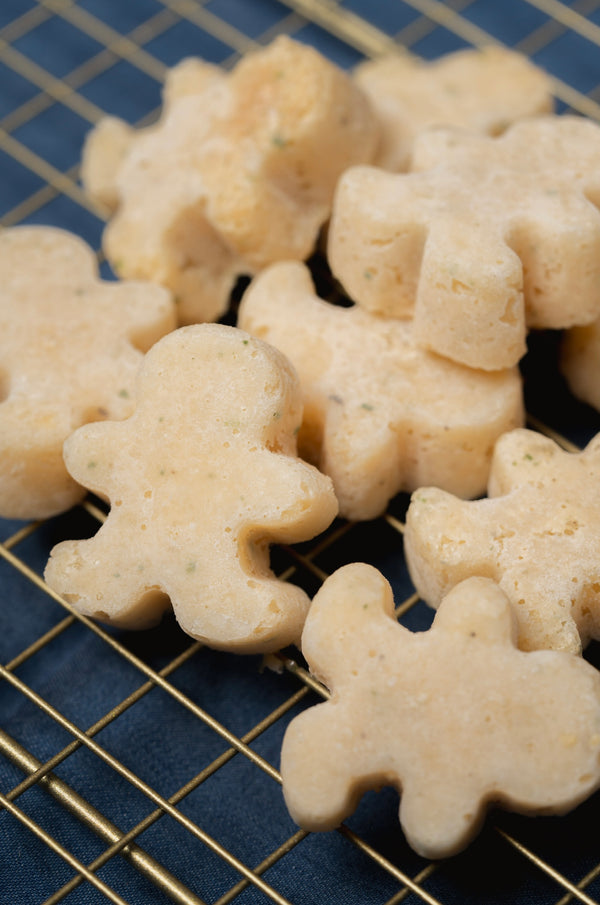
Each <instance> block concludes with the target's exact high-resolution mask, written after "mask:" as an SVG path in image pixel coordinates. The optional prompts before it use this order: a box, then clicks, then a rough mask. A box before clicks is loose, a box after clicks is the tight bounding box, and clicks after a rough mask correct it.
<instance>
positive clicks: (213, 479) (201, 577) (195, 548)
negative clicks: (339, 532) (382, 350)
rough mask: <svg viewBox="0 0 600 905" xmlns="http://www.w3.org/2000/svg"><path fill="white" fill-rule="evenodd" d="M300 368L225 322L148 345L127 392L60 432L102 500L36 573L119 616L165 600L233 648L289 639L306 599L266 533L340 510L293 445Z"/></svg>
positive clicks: (312, 523)
mask: <svg viewBox="0 0 600 905" xmlns="http://www.w3.org/2000/svg"><path fill="white" fill-rule="evenodd" d="M301 419H302V403H301V398H300V393H299V388H298V381H297V377H296V375H295V373H294V371H293V370H292V368H291V366H290V365H289V363H288V362H287V361H286V360H285V359H284V357H283V356H282V355H281V354H280V353H279V352H278V351H277V350H276V349H273V348H271V347H269V346H267V345H266V344H265V343H263V342H260V341H259V340H257V339H255V338H254V337H251V336H249V335H248V334H247V333H244V332H243V331H241V330H237V329H235V328H234V327H225V326H221V325H217V324H204V325H195V326H190V327H185V328H183V327H182V328H180V329H179V330H176V331H174V332H173V333H171V334H170V335H169V336H166V337H164V338H163V339H162V340H161V341H160V342H158V343H157V344H156V345H155V346H154V347H153V348H152V349H151V350H150V352H149V353H148V354H147V356H146V358H145V360H144V363H143V366H142V368H141V371H140V373H139V377H138V383H137V391H136V406H135V411H134V412H133V414H132V415H131V416H130V417H129V418H128V419H127V420H125V421H122V422H104V423H102V424H93V425H88V426H87V427H85V428H82V429H80V430H78V431H76V432H75V433H74V434H73V435H72V436H71V437H70V439H69V441H68V442H67V443H66V445H65V459H66V462H67V467H68V469H69V471H70V473H71V474H72V475H73V476H74V477H75V479H76V480H78V481H80V482H81V483H82V484H85V486H87V487H89V488H90V489H91V490H93V491H95V492H96V493H99V494H100V495H101V496H103V497H105V498H107V499H108V500H109V501H110V505H111V508H110V512H109V515H108V518H107V519H106V521H105V523H104V524H103V525H102V527H101V528H100V530H99V531H98V533H97V534H96V535H95V536H94V537H93V538H90V539H88V540H83V541H64V542H63V543H61V544H59V545H58V546H57V547H55V548H54V550H53V551H52V554H51V557H50V560H49V562H48V565H47V568H46V572H45V578H46V581H47V582H48V584H49V585H50V587H52V588H53V589H54V590H55V591H57V592H58V593H59V594H61V595H63V596H64V597H65V599H66V600H67V601H69V602H70V603H72V604H73V605H74V606H75V607H76V608H77V609H78V610H79V611H80V612H82V613H84V614H86V615H88V616H93V617H95V618H98V619H101V620H104V621H106V622H110V623H113V624H115V625H120V626H123V627H127V628H143V627H145V626H148V625H151V624H153V623H155V622H156V621H157V620H158V619H159V618H160V616H161V614H162V613H163V611H164V610H165V609H166V608H167V607H168V605H169V601H170V603H171V605H172V607H173V610H174V612H175V616H176V618H177V620H178V621H179V623H180V625H181V627H182V628H183V630H184V631H186V632H187V633H188V634H190V635H192V636H193V637H195V638H198V639H200V640H202V641H204V642H205V643H206V644H208V645H210V646H212V647H217V648H222V649H225V650H231V651H238V652H241V653H254V652H258V651H269V650H276V649H278V648H280V647H282V646H285V645H286V644H289V643H291V642H294V641H297V640H298V638H299V636H300V632H301V630H302V625H303V623H304V618H305V616H306V612H307V610H308V606H309V602H310V601H309V599H308V597H307V595H306V594H305V592H304V591H303V590H301V589H300V588H299V587H297V586H295V585H293V584H289V583H286V582H284V581H279V580H277V579H276V578H275V576H274V575H273V573H272V572H271V570H270V568H269V544H271V543H275V542H281V543H293V542H296V541H304V540H309V539H310V538H312V537H314V536H315V535H316V534H318V533H319V532H320V531H323V530H324V529H325V528H327V526H328V525H329V524H330V522H331V520H332V519H333V518H334V516H335V515H336V513H337V508H338V507H337V501H336V499H335V495H334V492H333V488H332V486H331V481H330V480H329V478H326V477H325V476H324V475H322V474H320V473H319V472H318V471H317V470H316V469H315V468H313V467H312V466H310V465H307V464H306V463H305V462H302V461H301V460H300V459H299V458H298V457H297V455H296V431H297V429H298V426H299V424H300V422H301Z"/></svg>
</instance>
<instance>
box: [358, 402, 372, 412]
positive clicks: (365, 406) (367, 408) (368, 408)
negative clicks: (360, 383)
mask: <svg viewBox="0 0 600 905" xmlns="http://www.w3.org/2000/svg"><path fill="white" fill-rule="evenodd" d="M360 407H361V409H364V410H365V411H366V412H372V411H373V410H374V408H375V406H374V405H371V403H370V402H361V405H360Z"/></svg>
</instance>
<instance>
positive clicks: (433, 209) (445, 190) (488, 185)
mask: <svg viewBox="0 0 600 905" xmlns="http://www.w3.org/2000/svg"><path fill="white" fill-rule="evenodd" d="M599 164H600V126H599V125H598V124H596V123H593V122H592V121H591V120H584V119H582V118H580V117H574V116H555V117H552V116H542V117H538V118H533V119H530V120H522V121H520V122H518V123H516V124H514V125H513V126H511V127H510V128H509V129H508V130H507V131H506V132H505V133H504V134H503V135H501V136H500V137H499V138H490V137H488V136H485V135H477V134H475V133H467V132H464V131H460V130H452V129H432V130H430V131H428V132H425V133H422V134H421V135H420V136H419V137H418V139H417V141H416V143H415V148H414V157H413V172H411V173H386V172H384V171H382V170H379V169H376V168H373V167H352V168H351V169H349V170H348V171H347V172H346V173H345V174H344V175H343V176H342V178H341V179H340V182H339V185H338V190H337V193H336V199H335V203H334V210H333V214H332V219H331V224H330V229H329V245H328V256H329V261H330V264H331V267H332V270H333V272H334V274H335V275H336V276H337V277H338V279H339V280H340V281H341V283H342V284H343V286H344V288H345V289H346V292H347V293H348V295H349V296H350V297H351V298H352V299H353V300H354V301H355V302H357V303H358V304H360V305H362V306H363V307H365V308H367V309H368V310H369V311H373V312H375V313H378V314H385V315H387V316H393V317H410V316H412V315H413V314H414V321H415V338H416V340H417V342H418V343H420V344H421V345H422V346H423V347H424V348H428V349H431V350H433V351H435V352H437V353H438V354H440V355H444V356H447V357H448V358H452V359H454V360H455V361H460V362H462V363H464V364H467V365H469V366H470V367H475V368H484V369H486V370H494V369H498V368H504V367H510V366H512V365H514V364H516V363H517V362H518V361H519V359H520V358H521V356H522V355H523V354H524V352H525V337H526V330H527V328H528V327H538V328H540V327H541V328H551V329H558V328H563V327H571V326H574V325H575V324H587V323H590V322H591V321H593V320H595V319H596V318H597V317H598V315H599V314H600V293H598V285H599V284H600V211H598V208H597V206H596V203H595V202H596V201H597V199H598V198H600V166H599Z"/></svg>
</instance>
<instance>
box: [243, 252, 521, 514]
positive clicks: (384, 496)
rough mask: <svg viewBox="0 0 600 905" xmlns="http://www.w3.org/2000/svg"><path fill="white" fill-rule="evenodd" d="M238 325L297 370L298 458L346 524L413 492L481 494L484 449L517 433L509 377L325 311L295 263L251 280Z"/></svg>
mask: <svg viewBox="0 0 600 905" xmlns="http://www.w3.org/2000/svg"><path fill="white" fill-rule="evenodd" d="M239 325H240V326H241V327H243V328H244V329H245V330H248V331H249V332H250V333H253V334H255V335H256V336H260V337H261V338H262V339H265V340H266V341H267V342H269V343H272V344H273V345H274V346H277V347H278V348H279V349H281V351H282V352H283V353H284V354H285V355H287V356H288V357H289V359H290V360H291V362H292V363H293V365H294V367H295V368H296V370H297V371H298V374H299V377H300V383H301V386H302V392H303V397H304V420H303V423H302V428H301V431H300V436H299V444H300V451H301V454H302V455H304V456H305V457H306V458H308V459H309V460H310V461H313V462H314V463H315V464H317V465H318V466H319V468H320V469H321V470H322V471H324V472H325V473H326V474H328V475H330V477H331V478H332V480H333V484H334V487H335V490H336V494H337V497H338V499H339V503H340V513H341V514H342V515H344V516H345V517H347V518H351V519H370V518H374V517H376V516H378V515H380V514H381V513H382V512H383V511H384V510H385V507H386V505H387V503H388V502H389V500H390V499H391V498H392V497H393V496H394V495H395V494H396V493H398V491H400V490H408V491H410V490H414V489H415V488H416V487H418V486H420V485H421V484H423V483H433V484H439V485H440V486H442V487H445V488H446V489H447V490H452V492H454V493H457V494H459V495H461V496H467V497H468V496H477V495H478V494H481V493H483V492H484V490H485V487H486V484H487V479H488V473H489V466H490V461H491V455H492V450H493V446H494V443H495V442H496V440H497V439H498V437H499V436H500V435H501V434H502V433H503V432H504V431H507V430H511V429H512V428H514V427H518V426H520V425H521V424H522V423H523V402H522V390H521V379H520V376H519V373H518V371H517V369H516V368H513V369H510V370H506V371H501V372H495V373H489V372H486V371H481V370H479V371H477V370H473V369H471V368H466V367H463V366H462V365H459V364H455V363H454V362H452V361H449V360H447V359H443V358H441V357H439V356H437V355H433V354H431V353H430V352H427V351H425V350H423V349H421V348H419V347H418V346H417V345H416V344H415V341H414V337H413V328H412V324H411V322H410V321H408V320H397V319H394V318H385V317H378V316H376V315H373V314H371V313H369V312H368V311H364V310H362V309H361V308H359V307H356V306H355V307H354V308H341V307H336V306H334V305H330V304H328V303H327V302H324V301H322V300H321V299H319V298H318V297H317V296H316V294H315V290H314V287H313V285H312V281H311V277H310V273H309V271H308V269H307V268H306V267H305V266H304V265H302V264H299V263H296V262H287V263H282V264H276V265H273V266H272V267H270V268H268V269H267V270H265V271H263V273H261V274H260V275H259V276H258V277H255V279H254V280H253V282H252V283H251V285H250V288H249V289H248V290H247V291H246V293H245V295H244V298H243V299H242V304H241V306H240V310H239ZM425 476H427V478H426V477H425Z"/></svg>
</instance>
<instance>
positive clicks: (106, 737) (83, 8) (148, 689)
mask: <svg viewBox="0 0 600 905" xmlns="http://www.w3.org/2000/svg"><path fill="white" fill-rule="evenodd" d="M284 32H285V33H287V34H290V35H293V36H295V37H296V38H298V39H299V40H302V41H306V42H308V43H312V44H313V45H315V46H316V47H317V48H318V49H320V50H321V51H322V52H323V53H325V54H326V55H328V56H329V57H331V58H332V59H333V60H335V61H336V62H337V63H338V64H340V65H342V66H344V67H351V66H353V65H354V64H355V63H357V62H358V61H359V60H360V59H362V58H363V57H365V56H376V55H379V54H382V53H385V52H387V51H390V50H392V49H394V48H398V47H406V48H408V49H410V50H411V51H413V52H415V53H418V54H420V55H422V56H424V57H427V58H433V57H435V56H438V55H439V54H441V53H445V52H448V51H451V50H455V49H459V48H461V47H465V46H471V45H474V46H479V45H482V44H485V43H489V42H490V41H492V42H498V43H501V44H505V45H507V46H510V47H513V48H516V49H518V50H520V51H522V52H523V53H525V54H527V55H529V56H530V57H531V58H532V59H533V60H535V61H536V62H537V63H539V65H541V66H543V67H545V68H546V69H547V70H548V71H549V72H550V73H551V75H552V76H553V78H554V90H555V94H556V98H557V103H558V109H559V110H561V111H564V110H573V111H575V112H577V113H580V114H583V115H586V116H590V117H593V118H596V119H600V103H599V101H600V67H599V63H598V61H599V59H600V56H599V53H600V0H576V2H573V3H572V4H570V5H568V4H565V3H561V2H558V0H506V2H505V3H504V4H496V3H494V2H493V0H451V2H447V3H441V2H439V0H394V2H387V0H370V2H364V0H345V2H344V0H340V2H336V0H285V2H284V0H128V2H122V0H121V2H118V0H79V2H76V0H38V2H36V0H5V2H3V4H2V5H1V6H0V173H1V181H0V185H1V192H0V205H1V210H0V214H1V218H2V219H1V222H2V224H3V225H4V226H11V225H14V224H18V223H46V224H52V225H56V226H61V227H63V228H66V229H69V230H72V231H73V232H76V233H78V234H79V235H81V236H82V237H83V238H84V239H85V240H86V241H87V242H88V243H89V244H90V245H91V246H92V247H93V248H95V249H100V244H101V232H102V227H103V219H102V212H101V211H100V212H99V211H98V209H97V207H94V206H92V205H91V203H90V202H89V200H88V198H87V197H86V196H85V194H84V193H83V192H82V190H81V188H80V186H79V184H78V161H79V157H80V153H81V146H82V142H83V139H84V136H85V134H86V132H87V131H88V129H89V128H90V127H91V126H92V125H93V124H94V123H96V122H97V121H98V119H99V118H100V117H101V116H103V115H104V114H105V113H111V114H115V115H118V116H122V117H124V118H125V119H127V120H128V121H130V122H132V123H135V124H144V123H148V122H150V121H152V119H153V118H154V117H155V116H156V113H157V110H158V108H159V104H160V86H161V82H162V80H163V77H164V74H165V71H166V69H167V68H168V67H170V66H172V65H173V64H174V63H175V62H177V60H179V59H180V58H182V57H184V56H189V55H197V56H202V57H204V58H205V59H208V60H210V61H212V62H215V63H218V64H221V65H223V66H225V67H230V66H231V65H233V64H234V63H235V61H236V60H237V59H238V58H239V57H240V56H241V55H242V54H244V53H245V52H247V51H248V50H250V49H252V48H254V47H256V46H257V45H261V44H265V43H267V42H268V41H270V40H271V39H272V38H273V37H275V36H276V35H277V34H280V33H284ZM99 260H100V262H101V265H102V267H101V269H102V273H103V274H104V275H105V276H107V277H110V273H109V271H108V268H107V267H106V265H105V264H103V263H102V256H101V254H100V252H99ZM555 356H556V337H555V336H553V335H544V334H541V335H540V336H536V337H534V338H533V339H532V343H531V348H530V350H529V352H528V355H527V357H526V359H525V361H524V363H523V374H524V383H525V393H526V402H527V407H528V412H529V416H530V424H531V426H533V427H535V428H536V429H538V430H541V431H544V432H546V433H549V434H550V435H551V436H554V437H556V438H558V439H559V441H560V442H561V443H562V444H563V445H565V446H566V447H567V448H571V449H576V448H580V447H581V446H582V445H583V444H584V443H586V442H587V440H588V439H590V438H591V437H592V436H593V435H594V434H595V433H596V432H597V431H598V430H599V429H600V417H599V416H598V415H597V413H594V412H592V411H591V410H590V409H589V408H587V407H586V406H584V405H582V404H581V403H578V402H576V401H575V400H574V399H573V398H572V397H570V396H569V394H568V391H567V390H566V388H565V386H564V384H563V382H562V381H561V378H560V377H559V376H557V372H556V361H555ZM406 505H407V499H406V497H405V496H403V495H400V496H399V497H398V498H396V499H395V500H394V501H392V503H391V504H390V506H389V509H388V511H387V513H386V514H385V516H384V517H382V518H380V519H378V520H376V521H373V522H369V523H365V524H360V523H357V524H351V523H346V522H341V521H337V522H336V523H335V524H334V526H332V528H331V529H330V530H329V531H328V532H326V533H325V534H324V535H323V536H321V537H320V538H318V539H317V540H316V541H315V542H313V543H312V544H306V545H299V546H298V547H295V548H275V549H273V551H272V564H273V567H274V568H275V570H276V572H277V573H278V574H279V575H280V576H282V577H284V578H286V579H289V580H293V581H295V582H297V583H299V584H301V585H302V586H303V587H304V588H305V589H306V590H307V591H308V593H309V594H311V595H312V594H314V593H315V591H316V590H317V589H318V587H319V586H320V584H321V583H322V581H323V580H324V578H325V577H326V576H327V575H328V574H330V573H331V572H333V571H334V570H335V569H336V568H337V567H338V566H340V565H342V564H343V563H347V562H353V561H356V560H361V561H367V562H371V563H373V564H374V565H376V566H377V567H378V568H379V569H381V571H382V572H383V573H384V574H385V575H386V576H387V578H388V579H389V580H390V582H391V583H392V586H393V589H394V593H395V599H396V601H397V603H398V609H397V611H398V617H399V619H400V620H401V621H402V623H403V624H405V625H407V626H408V627H409V628H411V629H413V630H421V629H424V628H427V627H428V625H429V624H430V622H431V617H432V614H431V612H430V611H429V610H428V609H427V607H425V606H424V605H423V604H422V602H420V601H419V600H418V599H417V597H416V595H415V594H414V591H413V588H412V585H411V584H410V580H409V578H408V575H407V570H406V566H405V563H404V560H403V556H402V529H403V517H404V513H405V509H406ZM104 518H105V511H104V510H103V508H102V505H101V504H100V503H99V502H98V501H97V500H95V499H93V498H91V497H90V498H88V499H87V500H86V501H85V502H84V503H83V504H82V505H81V506H79V507H76V509H74V510H72V511H71V512H69V513H67V514H65V515H64V516H61V517H58V518H55V519H51V520H48V521H46V522H35V523H27V524H25V523H21V522H11V521H0V541H2V543H1V544H0V553H1V557H0V591H1V598H0V600H1V610H0V627H1V630H0V663H1V664H2V665H0V678H1V681H0V723H1V728H0V805H1V812H0V841H1V843H0V844H1V846H2V848H1V851H2V857H1V858H0V902H1V903H3V905H22V903H23V905H29V903H31V905H39V903H42V902H44V903H47V905H49V903H57V902H62V901H68V902H69V903H74V905H75V903H86V905H89V903H103V902H106V901H110V902H115V903H123V902H128V903H131V905H140V903H142V905H154V903H163V902H169V901H172V902H176V903H180V905H201V903H211V905H212V903H214V905H217V903H218V905H225V903H227V902H236V903H254V902H256V903H259V902H260V903H262V902H276V903H281V905H283V903H293V905H323V903H332V905H334V903H344V905H353V903H356V905H371V903H372V905H396V903H400V902H407V903H430V905H433V903H436V905H441V903H443V905H450V903H489V905H492V903H494V905H500V903H515V902H523V903H525V902H527V903H542V902H543V903H556V905H566V903H567V902H585V903H590V902H600V850H599V849H598V844H597V837H596V834H595V833H594V832H590V829H589V827H590V826H594V825H598V821H599V820H600V797H599V796H598V795H596V796H594V797H593V798H591V799H590V800H589V801H588V802H587V803H585V804H584V805H582V806H580V807H579V808H578V809H577V810H576V811H575V812H573V813H572V814H571V815H569V816H567V817H563V818H543V819H542V818H535V819H533V818H525V817H519V816H516V815H511V814H506V813H504V812H500V811H498V812H496V811H494V812H493V813H491V814H490V815H489V816H488V819H487V821H486V823H485V826H484V828H483V831H482V832H481V834H480V836H479V837H478V838H477V840H476V841H475V842H474V843H473V844H472V845H471V847H470V848H469V849H467V851H466V852H464V853H463V854H461V855H458V856H456V857H455V858H452V859H448V860H446V861H441V862H428V861H425V860H423V859H422V858H419V857H418V856H416V855H415V854H414V853H413V852H412V851H411V850H410V849H409V848H408V846H407V845H406V843H405V841H404V839H403V836H402V833H401V831H400V829H399V826H398V822H397V806H398V801H397V795H396V793H395V792H392V791H391V790H388V789H384V790H381V791H380V792H378V793H375V792H372V793H369V794H367V795H366V796H364V798H363V800H362V801H361V803H360V805H359V807H358V809H357V811H356V813H355V814H354V815H353V816H352V818H350V819H349V820H348V822H347V823H346V824H344V825H343V826H341V827H340V828H339V830H338V831H335V832H331V833H326V834H309V833H306V832H303V831H301V830H298V828H297V827H296V826H294V824H293V823H292V821H291V820H290V818H289V816H288V815H287V813H286V809H285V807H284V804H283V799H282V795H281V788H280V777H279V773H278V764H279V750H280V745H281V739H282V736H283V733H284V731H285V727H286V726H287V724H288V722H289V720H290V719H291V718H292V717H293V716H294V714H296V713H297V712H299V711H300V710H301V709H302V708H304V707H306V706H308V705H310V704H312V703H315V702H317V701H318V700H320V699H322V697H323V696H324V695H325V690H324V689H323V688H322V687H320V686H319V684H318V683H317V682H315V681H314V679H313V678H312V677H311V676H310V674H309V672H308V671H307V670H306V668H305V667H304V666H303V665H302V660H301V657H300V655H299V653H298V652H297V651H293V650H292V651H286V652H283V653H282V654H281V655H280V656H277V657H271V658H267V659H266V660H263V659H261V658H257V657H234V656H230V655H226V654H221V653H215V652H213V651H210V650H208V649H206V648H204V647H202V646H201V645H200V644H198V643H196V642H192V641H191V640H190V639H189V638H187V637H186V636H185V635H183V633H182V632H181V631H180V630H179V629H178V627H177V626H176V624H175V623H174V621H173V620H172V619H170V618H167V619H165V620H164V621H163V623H162V624H161V625H160V626H159V627H158V628H156V629H154V630H151V631H147V632H141V633H126V632H119V631H112V630H109V629H107V628H105V627H101V626H99V625H96V624H95V623H93V622H91V621H90V620H88V619H86V618H84V617H82V616H80V615H78V614H77V613H76V612H74V611H72V610H71V608H70V607H69V605H68V604H67V603H66V602H65V601H63V600H61V599H60V598H59V597H58V596H57V595H56V594H54V593H52V592H51V591H50V590H49V589H48V588H47V587H46V586H45V585H44V582H43V580H42V578H41V575H42V573H43V569H44V565H45V562H46V559H47V556H48V553H49V550H50V549H51V547H52V546H53V545H54V544H55V543H56V542H57V541H58V540H61V539H64V538H73V537H80V536H89V535H90V534H92V533H93V532H94V531H95V530H97V527H98V524H99V523H100V522H102V520H103V519H104ZM586 657H587V658H588V659H590V661H591V662H594V660H596V661H598V652H597V645H595V644H592V645H591V646H590V648H589V649H588V650H587V651H586Z"/></svg>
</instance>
